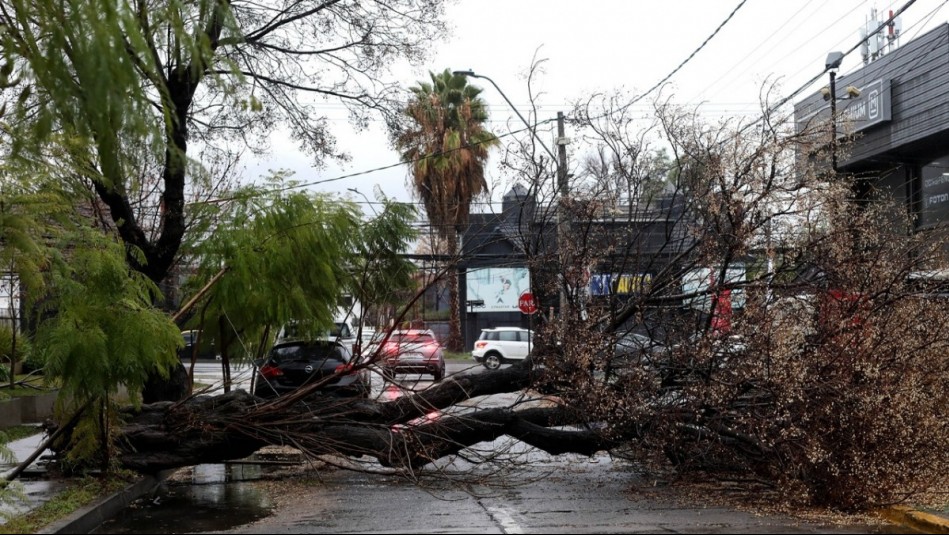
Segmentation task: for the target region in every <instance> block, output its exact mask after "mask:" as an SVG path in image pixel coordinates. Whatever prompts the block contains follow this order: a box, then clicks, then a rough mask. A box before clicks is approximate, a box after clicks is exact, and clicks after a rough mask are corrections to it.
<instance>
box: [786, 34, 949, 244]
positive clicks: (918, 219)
mask: <svg viewBox="0 0 949 535" xmlns="http://www.w3.org/2000/svg"><path fill="white" fill-rule="evenodd" d="M835 85H836V102H835V104H836V107H837V110H838V120H837V124H836V129H837V134H838V138H841V139H843V138H845V137H846V138H850V139H851V140H852V143H842V144H841V151H840V154H839V161H838V170H839V171H840V172H843V173H849V174H852V175H853V176H856V177H858V178H860V177H863V178H865V180H864V183H863V187H862V188H861V189H860V191H858V193H860V194H861V195H863V196H866V197H868V198H874V197H876V198H880V197H881V196H883V195H886V196H890V197H892V198H894V199H896V200H898V201H900V202H901V203H902V204H903V205H904V206H906V208H907V211H908V213H909V214H910V215H911V216H912V217H913V220H914V224H915V226H916V228H917V229H918V230H921V229H927V228H933V227H936V226H940V225H941V224H943V223H945V222H946V221H947V220H949V24H944V25H942V26H939V27H938V28H936V29H934V30H932V31H930V32H929V33H927V34H925V35H923V36H921V37H919V38H917V39H914V40H913V41H910V42H908V43H906V44H904V45H903V46H901V47H900V48H898V49H896V50H894V51H893V52H891V53H889V54H887V55H885V56H883V57H881V58H880V59H877V60H875V61H873V62H871V63H869V64H868V65H866V66H865V67H863V68H861V69H860V70H858V71H856V72H853V73H851V74H847V75H844V76H840V77H838V78H837V79H836V84H835ZM829 100H830V99H829V94H828V95H826V96H825V94H822V93H821V92H816V93H814V94H812V95H810V96H808V97H807V98H805V99H804V100H802V101H800V102H798V103H797V104H796V105H795V120H796V122H797V124H798V125H799V126H801V125H804V124H807V123H808V122H809V121H815V120H823V121H827V120H828V119H829V116H830V113H829V110H830V104H829V102H828V101H829Z"/></svg>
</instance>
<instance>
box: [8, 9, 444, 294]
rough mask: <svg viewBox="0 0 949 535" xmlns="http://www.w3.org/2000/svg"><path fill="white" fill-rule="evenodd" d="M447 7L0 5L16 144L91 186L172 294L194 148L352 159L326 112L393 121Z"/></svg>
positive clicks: (140, 267)
mask: <svg viewBox="0 0 949 535" xmlns="http://www.w3.org/2000/svg"><path fill="white" fill-rule="evenodd" d="M441 4H442V1H441V0H396V1H394V2H385V3H381V2H358V1H353V0H330V1H322V0H304V1H300V2H292V3H281V2H269V1H265V2H245V1H239V0H238V1H226V0H199V1H195V2H176V1H157V2H144V1H142V2H126V1H122V0H65V1H58V0H57V1H53V0H40V1H33V0H3V1H0V26H2V27H3V33H2V36H0V54H2V59H3V61H2V65H0V87H2V88H3V92H2V94H0V100H2V101H3V102H4V103H5V104H4V107H3V111H4V112H5V114H6V116H5V121H6V127H5V128H3V129H2V135H3V138H4V139H3V141H4V142H5V144H6V147H8V148H9V156H10V157H12V158H17V159H19V160H21V161H23V162H30V163H31V164H32V165H33V166H34V170H35V169H36V168H37V167H45V168H48V169H49V170H50V173H53V174H55V175H56V176H57V177H58V178H59V179H60V180H63V181H78V184H80V185H82V186H84V187H85V188H87V191H89V192H91V193H92V195H90V198H91V199H93V200H94V202H95V203H96V205H97V206H98V208H99V209H101V210H102V211H103V212H104V214H105V217H103V220H104V221H106V222H108V223H109V224H110V226H112V227H113V228H112V229H111V230H112V231H114V232H115V233H116V234H117V235H118V236H119V237H120V239H121V240H122V242H123V243H124V244H125V246H126V260H127V262H128V264H129V265H130V266H131V267H132V268H133V269H135V270H136V271H139V272H141V273H144V274H145V275H146V276H147V277H148V278H149V279H151V280H152V281H154V282H161V281H163V280H164V279H166V277H167V275H168V273H169V270H171V269H172V268H173V266H174V265H175V262H176V260H177V255H178V253H179V247H180V245H181V242H182V240H183V238H185V235H186V233H187V232H188V231H189V225H190V224H191V221H190V220H189V217H192V216H193V215H194V213H193V210H192V207H191V206H188V205H186V191H187V189H186V188H187V187H188V186H193V185H194V182H195V181H198V180H200V179H201V176H202V172H203V167H204V164H205V163H206V162H203V161H198V159H196V158H195V157H194V153H195V147H196V146H197V147H199V148H200V149H201V150H202V153H203V154H207V152H208V151H213V150H215V149H216V150H218V151H222V152H219V153H218V154H227V155H229V156H231V157H235V156H236V154H235V153H234V152H228V151H230V150H233V149H231V147H241V148H243V149H244V150H250V151H251V152H263V151H266V150H267V149H268V142H267V138H268V136H269V134H270V133H271V132H272V130H273V129H274V128H275V127H278V126H279V127H281V128H286V129H288V130H289V131H290V132H291V133H292V135H293V136H294V138H295V139H296V140H297V141H298V142H299V144H300V148H301V149H302V150H303V151H305V152H307V153H308V154H310V155H312V156H313V158H314V160H315V162H316V163H317V164H319V163H321V162H323V161H324V160H325V159H327V158H343V159H345V158H346V155H345V154H344V153H343V152H341V151H339V150H338V149H337V147H336V145H335V140H334V138H333V136H332V134H331V132H330V131H329V127H328V123H327V121H326V120H325V118H324V117H323V115H321V113H320V110H319V109H318V108H317V106H319V105H320V104H322V103H323V102H325V101H326V100H334V101H337V102H341V103H343V104H344V105H345V106H346V108H347V109H348V110H349V111H350V112H351V116H352V118H353V121H354V122H355V124H357V126H366V125H367V124H368V120H369V118H370V117H371V116H373V114H382V115H383V116H391V114H393V113H394V111H393V110H395V109H396V101H395V98H396V97H395V96H394V95H395V92H394V91H392V89H394V87H393V85H392V84H390V83H387V82H385V81H384V80H382V78H381V76H382V75H383V74H384V73H385V72H386V70H387V69H388V67H389V66H390V65H391V64H392V63H393V62H396V61H399V60H403V59H407V60H410V61H412V62H417V61H419V60H421V59H422V58H423V56H424V52H425V47H426V46H427V45H428V44H429V43H431V42H432V41H433V39H434V38H437V37H439V36H440V35H442V24H441V16H442V14H443V9H442V5H441ZM390 99H391V100H390ZM54 152H55V160H56V161H55V162H53V161H52V158H51V155H52V153H54ZM54 168H55V171H54V170H53V169H54ZM150 187H153V190H149V188H150ZM142 190H145V191H150V193H148V195H146V196H145V198H144V200H143V201H142V202H139V201H137V199H139V198H140V196H139V195H137V194H136V193H137V192H141V191H142Z"/></svg>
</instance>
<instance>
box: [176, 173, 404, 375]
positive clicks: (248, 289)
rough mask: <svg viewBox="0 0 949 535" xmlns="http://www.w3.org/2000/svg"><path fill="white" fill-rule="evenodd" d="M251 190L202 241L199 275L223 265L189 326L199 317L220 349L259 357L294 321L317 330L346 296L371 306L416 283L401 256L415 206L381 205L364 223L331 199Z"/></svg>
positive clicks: (308, 331)
mask: <svg viewBox="0 0 949 535" xmlns="http://www.w3.org/2000/svg"><path fill="white" fill-rule="evenodd" d="M247 193H248V194H247V195H246V196H243V197H242V199H243V200H242V201H241V202H239V203H237V205H236V206H235V210H234V211H233V213H231V214H230V216H229V222H228V225H226V226H223V227H220V228H219V229H218V230H217V232H215V233H214V234H213V235H212V236H210V237H209V239H207V240H206V241H205V242H204V243H202V244H201V246H200V258H201V264H200V266H199V268H198V272H197V274H196V277H195V281H204V280H208V279H209V278H210V277H211V276H213V274H215V273H217V272H218V271H220V270H221V268H222V267H224V268H226V273H225V274H224V276H222V277H221V279H220V281H219V282H218V283H217V284H215V285H214V286H213V287H212V288H211V290H210V291H209V292H208V293H207V296H206V300H205V301H204V304H202V305H200V307H201V308H202V312H200V313H198V314H195V315H194V317H193V320H192V321H193V322H195V323H200V322H201V321H202V318H203V321H204V323H203V327H202V328H203V329H204V331H205V333H206V335H208V336H214V337H215V338H216V339H217V340H218V347H219V349H220V350H221V351H222V353H226V354H227V355H228V356H236V357H241V356H247V355H254V354H256V353H257V352H258V350H259V349H260V346H261V345H266V344H267V342H268V340H269V338H268V335H273V334H275V333H276V330H277V329H279V328H280V327H281V326H283V325H285V324H287V323H289V322H291V321H293V322H294V323H295V324H296V329H297V332H298V333H299V334H301V335H304V336H305V335H315V334H321V333H323V332H325V331H326V330H327V329H328V328H330V327H331V326H332V324H333V321H334V316H335V313H336V310H337V304H338V303H339V302H340V299H341V297H342V296H343V295H347V294H348V295H353V296H354V297H356V298H357V299H359V300H360V301H361V302H363V303H364V306H369V304H371V303H375V302H378V301H379V300H381V299H383V300H384V299H385V297H386V296H388V295H391V293H392V292H394V291H398V290H399V289H401V288H406V287H409V286H411V285H412V284H413V280H412V278H411V273H412V270H413V267H412V264H411V263H410V262H408V261H407V260H406V259H405V258H403V257H402V256H401V255H402V254H403V253H404V252H405V250H406V248H407V247H408V244H409V241H410V239H411V238H412V237H413V236H414V231H413V229H412V228H411V226H410V223H411V221H412V220H413V219H414V217H415V212H414V209H413V208H412V207H411V206H410V205H405V204H398V203H391V202H385V203H384V208H383V210H382V211H381V212H380V213H378V214H377V215H376V216H375V217H373V218H371V219H369V220H368V221H364V220H363V219H362V217H361V216H362V214H361V213H360V212H359V210H358V208H357V206H356V204H355V203H352V202H349V201H342V200H339V199H337V198H334V197H329V196H325V195H311V194H307V193H290V194H276V195H263V194H262V192H260V191H251V192H247ZM238 339H239V343H237V344H234V342H238ZM232 344H233V346H232Z"/></svg>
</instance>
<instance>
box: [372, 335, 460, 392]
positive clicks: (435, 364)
mask: <svg viewBox="0 0 949 535" xmlns="http://www.w3.org/2000/svg"><path fill="white" fill-rule="evenodd" d="M382 337H383V339H382V340H381V341H380V343H382V342H383V341H384V342H385V343H384V344H383V345H382V346H381V347H380V348H379V365H380V367H381V368H382V373H383V374H384V375H386V376H387V377H392V376H394V375H395V374H397V373H427V374H431V375H432V376H433V377H434V378H435V380H436V381H441V380H442V378H443V377H445V352H444V350H443V349H442V346H441V344H439V343H438V339H436V338H435V333H433V332H432V331H430V330H421V329H409V330H405V331H392V333H391V334H389V337H388V339H385V338H384V337H385V334H384V333H383V334H382Z"/></svg>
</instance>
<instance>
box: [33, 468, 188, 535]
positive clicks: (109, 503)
mask: <svg viewBox="0 0 949 535" xmlns="http://www.w3.org/2000/svg"><path fill="white" fill-rule="evenodd" d="M174 472H175V471H174V470H165V471H163V472H160V473H159V474H158V475H155V476H143V477H142V478H141V479H139V480H138V481H135V482H134V483H130V484H129V485H128V486H126V487H125V488H124V489H122V490H120V491H118V492H116V493H114V494H112V495H110V496H106V497H104V498H101V499H99V500H98V501H96V502H93V503H91V504H89V505H87V506H85V507H82V508H80V509H78V510H76V511H74V512H73V513H72V514H70V515H69V516H67V517H65V518H62V519H60V520H58V521H56V522H53V523H52V524H48V525H46V526H45V527H43V529H41V530H39V531H37V532H36V533H46V534H49V533H89V532H91V531H92V530H94V529H96V528H97V527H99V525H101V524H102V523H103V522H105V521H106V520H109V519H111V518H113V517H114V516H115V515H116V514H118V513H119V511H121V510H122V509H125V508H126V507H128V506H129V504H131V503H132V502H134V501H135V500H137V499H139V498H141V497H142V496H144V495H146V494H148V493H150V492H153V491H154V490H155V489H156V488H158V485H160V484H161V482H162V481H164V480H165V479H167V478H168V477H169V476H170V475H171V474H173V473H174Z"/></svg>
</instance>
